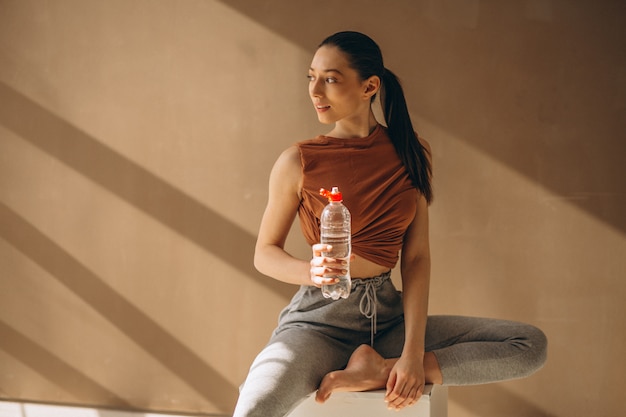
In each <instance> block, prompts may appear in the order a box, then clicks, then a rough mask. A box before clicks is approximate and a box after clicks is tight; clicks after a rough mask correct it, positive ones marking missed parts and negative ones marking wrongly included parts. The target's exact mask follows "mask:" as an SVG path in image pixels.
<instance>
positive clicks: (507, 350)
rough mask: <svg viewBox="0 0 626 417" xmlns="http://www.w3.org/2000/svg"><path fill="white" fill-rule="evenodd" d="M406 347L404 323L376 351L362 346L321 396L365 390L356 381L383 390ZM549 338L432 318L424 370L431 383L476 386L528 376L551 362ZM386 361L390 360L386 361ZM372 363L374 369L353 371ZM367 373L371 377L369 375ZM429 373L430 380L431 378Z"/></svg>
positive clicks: (513, 326)
mask: <svg viewBox="0 0 626 417" xmlns="http://www.w3.org/2000/svg"><path fill="white" fill-rule="evenodd" d="M403 345H404V324H400V325H398V326H396V327H395V328H394V329H390V330H389V331H387V332H385V333H384V334H382V335H380V337H379V338H378V339H377V341H376V344H375V346H374V347H375V349H376V350H374V349H371V348H369V347H368V346H361V347H359V348H358V349H357V350H355V352H354V353H353V355H352V357H351V358H350V362H349V363H348V366H347V367H346V368H345V369H344V370H340V371H334V372H331V373H329V374H328V375H327V376H326V377H325V378H324V380H323V382H322V384H321V386H320V389H319V391H318V397H320V398H321V399H325V398H328V396H330V394H331V393H332V392H334V391H358V390H363V386H362V384H361V385H359V384H356V383H355V381H357V380H364V379H371V380H373V381H374V380H375V381H376V382H375V383H374V384H372V385H370V386H368V387H367V388H366V389H382V388H384V387H385V384H384V383H382V381H386V378H384V376H383V377H381V373H382V374H384V373H386V374H387V375H388V373H389V371H390V370H391V367H392V366H393V364H394V363H395V361H396V360H397V358H398V357H399V356H400V353H401V351H402V346H403ZM546 350H547V339H546V337H545V335H544V334H543V332H542V331H541V330H539V329H538V328H536V327H534V326H531V325H528V324H524V323H518V322H512V321H506V320H497V319H485V318H477V317H463V316H430V317H429V318H428V323H427V326H426V351H427V352H428V353H427V355H426V357H425V360H424V367H425V370H426V373H427V380H429V381H428V382H434V383H438V382H440V381H439V380H438V378H439V376H438V374H440V376H441V378H442V380H441V382H442V383H443V384H445V385H473V384H485V383H489V382H497V381H504V380H509V379H515V378H523V377H526V376H529V375H531V374H532V373H534V372H535V371H537V370H538V369H539V368H541V367H542V366H543V364H544V362H545V360H546ZM384 358H387V359H384ZM364 361H367V362H368V363H369V364H372V365H374V366H369V367H367V368H365V367H357V366H353V367H351V366H350V364H351V363H362V362H364ZM364 371H366V372H367V373H364ZM429 375H430V376H429Z"/></svg>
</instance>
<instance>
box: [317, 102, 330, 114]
mask: <svg viewBox="0 0 626 417" xmlns="http://www.w3.org/2000/svg"><path fill="white" fill-rule="evenodd" d="M328 109H330V106H323V105H321V104H316V105H315V110H317V112H318V113H324V112H325V111H327V110H328Z"/></svg>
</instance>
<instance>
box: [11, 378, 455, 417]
mask: <svg viewBox="0 0 626 417" xmlns="http://www.w3.org/2000/svg"><path fill="white" fill-rule="evenodd" d="M383 398H385V392H384V391H369V392H337V393H334V394H333V395H332V396H331V397H330V399H329V400H328V401H326V402H325V403H324V404H318V403H316V402H315V394H314V395H312V396H310V397H308V398H307V399H306V400H304V401H303V402H302V403H301V404H300V405H299V406H298V407H297V408H296V409H295V410H293V411H292V412H291V413H290V414H289V416H288V417H348V416H359V417H381V416H386V415H390V416H392V415H393V416H405V417H447V416H448V388H447V387H442V386H440V385H436V386H433V385H427V386H426V388H425V389H424V394H423V395H422V398H420V400H419V401H418V402H417V404H415V405H414V406H412V407H407V408H404V409H402V410H400V411H389V410H388V409H387V405H386V403H385V402H384V401H383ZM0 417H1V416H0Z"/></svg>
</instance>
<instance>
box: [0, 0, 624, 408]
mask: <svg viewBox="0 0 626 417" xmlns="http://www.w3.org/2000/svg"><path fill="white" fill-rule="evenodd" d="M336 3H337V4H319V3H309V2H300V1H287V0H273V1H271V0H269V1H254V2H251V1H245V0H235V1H208V0H203V1H201V0H187V1H174V0H161V1H152V0H132V1H123V0H114V1H96V0H80V1H79V0H73V1H72V0H59V1H54V2H44V1H37V0H20V1H18V0H0V398H3V399H18V400H35V401H43V402H57V403H70V404H91V405H103V406H107V407H120V408H129V409H130V408H136V409H151V410H166V411H181V412H203V413H213V414H220V415H227V414H228V413H229V412H230V411H231V410H232V407H233V404H234V401H235V399H236V395H237V386H238V385H239V384H240V383H241V382H242V379H243V378H244V376H245V374H246V370H247V367H248V366H249V363H250V361H251V360H252V358H253V357H254V355H255V353H256V352H257V351H258V350H259V349H260V348H261V347H262V346H263V344H264V343H265V341H266V340H267V337H268V336H269V332H270V331H271V329H272V328H273V326H274V323H275V320H276V315H277V314H278V312H279V311H280V309H281V308H282V306H283V305H284V304H285V303H286V302H287V300H288V298H289V296H290V294H292V293H293V292H294V291H295V289H294V288H290V287H288V286H286V285H283V284H279V283H276V282H274V281H273V280H271V279H268V278H265V277H262V276H261V275H260V274H258V273H257V272H256V271H254V268H253V266H252V250H253V245H254V241H255V235H256V230H257V227H258V224H259V220H260V217H261V214H262V211H263V208H264V205H265V200H266V192H267V190H266V188H267V177H268V174H269V170H270V168H271V166H272V164H273V162H274V160H275V158H276V157H277V155H278V154H279V152H280V151H281V150H282V149H284V148H285V147H286V146H288V145H289V144H291V143H292V142H294V141H296V140H300V139H304V138H308V137H311V136H313V135H315V134H317V133H323V132H324V129H325V128H324V126H320V125H318V123H317V120H316V116H315V113H314V112H313V111H312V110H311V107H310V104H309V101H308V97H307V94H306V79H305V75H306V69H307V68H308V64H309V61H310V58H311V54H312V52H313V51H314V49H315V45H316V44H317V43H318V42H319V41H320V40H321V39H322V38H323V37H324V36H325V35H327V34H330V33H332V32H334V31H337V30H343V29H356V30H362V31H364V32H366V33H368V34H370V35H371V36H372V37H374V38H375V39H376V40H377V41H378V42H379V44H380V45H381V47H382V49H383V52H384V54H385V57H386V64H387V66H388V67H389V68H391V69H392V70H394V72H396V73H397V74H398V75H399V76H400V77H401V79H402V80H403V83H404V86H405V91H406V93H407V98H408V101H409V107H410V110H411V112H412V115H413V117H414V120H415V122H416V126H417V128H418V130H419V132H420V133H421V134H422V135H423V136H425V137H426V138H428V139H429V141H430V143H431V145H432V148H433V151H434V165H435V187H436V190H435V192H436V200H435V203H434V204H433V206H432V210H431V219H432V221H431V223H432V224H431V230H432V232H431V234H432V237H431V239H432V249H433V256H434V260H433V278H432V294H431V312H432V313H451V314H467V315H481V316H494V317H502V318H507V319H514V320H521V321H526V322H530V323H533V324H536V325H538V326H540V327H541V328H543V329H544V330H545V331H546V333H547V334H548V337H549V340H550V351H549V359H548V363H547V365H546V367H545V368H544V369H543V370H542V371H540V372H539V373H538V374H536V375H534V376H532V377H531V378H528V379H525V380H520V381H513V382H507V383H501V384H494V385H489V386H481V387H465V388H453V389H451V390H450V415H451V417H454V416H469V417H473V416H482V417H499V416H502V415H517V416H524V417H531V416H532V417H535V416H559V417H561V416H562V417H566V416H567V417H571V416H583V415H594V416H615V415H623V414H624V412H625V411H626V408H625V407H624V405H623V402H622V401H621V393H622V392H623V391H624V390H625V389H626V383H625V382H624V378H623V375H622V374H623V372H620V371H621V369H622V368H623V363H624V361H623V357H624V354H626V351H625V350H624V348H623V346H624V345H626V336H625V333H624V331H623V329H624V327H625V324H626V323H625V320H624V317H626V311H625V310H626V308H625V307H624V303H623V300H624V298H625V297H626V282H625V280H624V274H625V271H626V259H625V258H626V257H625V256H624V254H626V236H625V234H626V217H625V216H624V214H623V212H624V209H623V207H624V206H625V204H626V184H625V179H626V170H625V169H624V166H623V163H622V161H621V160H622V159H623V156H624V155H625V151H626V144H625V142H624V139H625V138H624V132H626V123H625V122H624V117H623V116H624V114H625V113H626V112H625V110H626V109H625V108H624V107H625V105H624V103H626V54H625V53H624V50H626V30H625V29H624V25H623V21H624V18H626V10H625V7H624V6H623V5H622V4H623V3H622V2H619V1H614V2H611V1H606V2H592V1H582V0H580V1H565V0H563V1H550V0H525V1H495V0H493V1H479V0H439V1H436V0H421V1H412V0H406V1H395V2H380V1H342V2H336ZM297 231H298V229H297V227H296V228H295V229H294V232H297ZM289 247H290V249H291V250H293V251H294V253H296V254H299V255H302V256H307V255H308V249H307V248H306V246H305V245H304V244H303V242H302V239H301V238H300V237H299V236H298V235H297V233H295V234H294V236H293V238H292V239H291V240H290V242H289ZM396 278H397V277H396Z"/></svg>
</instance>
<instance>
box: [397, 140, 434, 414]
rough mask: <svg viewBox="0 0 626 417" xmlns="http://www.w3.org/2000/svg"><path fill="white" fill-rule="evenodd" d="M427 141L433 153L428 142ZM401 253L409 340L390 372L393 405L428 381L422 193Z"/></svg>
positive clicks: (410, 399) (412, 397) (411, 398)
mask: <svg viewBox="0 0 626 417" xmlns="http://www.w3.org/2000/svg"><path fill="white" fill-rule="evenodd" d="M423 143H424V145H425V146H426V148H427V149H428V151H429V155H430V149H429V146H428V143H426V142H423ZM401 256H402V258H401V261H400V262H401V263H400V271H401V274H402V293H403V295H402V303H403V308H404V321H405V324H404V327H405V341H404V347H403V349H402V354H401V356H400V358H399V359H398V361H397V362H396V363H395V365H394V367H393V369H392V371H391V374H390V376H389V380H388V382H387V396H386V399H387V401H388V402H389V403H390V405H393V406H399V407H400V408H401V407H403V406H406V405H410V404H413V403H414V402H415V401H417V400H418V399H419V397H420V396H421V395H422V392H423V389H424V384H425V372H424V354H425V352H424V350H425V347H424V339H425V334H426V321H427V319H428V295H429V290H430V240H429V231H428V203H427V201H426V199H425V198H424V196H422V195H419V196H418V201H417V210H416V214H415V217H414V218H413V221H412V222H411V224H410V225H409V227H408V229H407V231H406V234H405V237H404V243H403V245H402V254H401Z"/></svg>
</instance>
